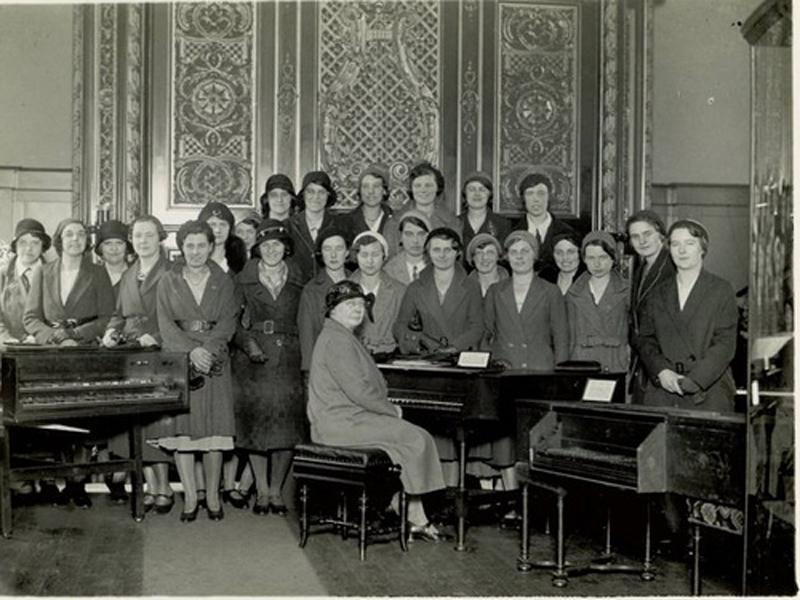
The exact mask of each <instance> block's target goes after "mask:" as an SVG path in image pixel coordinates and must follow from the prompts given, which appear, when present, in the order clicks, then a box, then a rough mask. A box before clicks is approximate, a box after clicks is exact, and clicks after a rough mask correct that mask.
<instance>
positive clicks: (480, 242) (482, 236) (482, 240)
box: [467, 233, 503, 265]
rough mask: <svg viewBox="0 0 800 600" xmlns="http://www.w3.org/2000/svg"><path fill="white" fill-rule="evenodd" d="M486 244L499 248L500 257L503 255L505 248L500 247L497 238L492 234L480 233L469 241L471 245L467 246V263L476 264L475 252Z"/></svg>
mask: <svg viewBox="0 0 800 600" xmlns="http://www.w3.org/2000/svg"><path fill="white" fill-rule="evenodd" d="M486 244H491V245H493V246H494V247H495V248H497V255H498V256H500V255H501V254H502V253H503V248H502V246H500V242H499V241H497V238H496V237H494V236H493V235H492V234H491V233H479V234H478V235H476V236H475V237H473V238H472V239H471V240H470V241H469V244H467V262H468V263H469V264H471V265H473V264H475V263H474V261H473V260H472V255H473V254H475V251H476V250H477V249H478V248H480V247H481V246H484V245H486Z"/></svg>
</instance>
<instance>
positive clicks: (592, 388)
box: [581, 377, 617, 402]
mask: <svg viewBox="0 0 800 600" xmlns="http://www.w3.org/2000/svg"><path fill="white" fill-rule="evenodd" d="M616 386H617V381H616V379H592V378H591V377H590V378H589V379H587V380H586V388H585V389H584V390H583V397H582V398H581V400H588V401H590V402H611V398H613V397H614V388H615V387H616Z"/></svg>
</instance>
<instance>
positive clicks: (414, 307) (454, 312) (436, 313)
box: [394, 264, 483, 354]
mask: <svg viewBox="0 0 800 600" xmlns="http://www.w3.org/2000/svg"><path fill="white" fill-rule="evenodd" d="M434 272H435V269H433V268H430V269H425V270H423V271H422V273H421V274H420V276H419V279H417V281H414V282H412V283H411V284H410V285H409V286H408V288H407V289H406V295H405V297H404V298H403V302H402V304H401V305H400V312H399V313H398V315H397V321H396V322H395V324H394V337H395V339H397V343H398V344H399V346H400V351H401V352H402V353H403V354H415V353H418V352H426V350H424V348H423V347H422V346H421V345H420V344H421V343H422V344H428V345H429V346H430V345H431V344H435V342H434V340H439V339H441V338H443V337H444V338H447V342H448V345H449V346H452V347H454V348H456V349H457V350H469V349H476V348H478V346H479V345H480V341H481V338H482V337H483V298H482V297H481V288H480V285H478V283H477V282H475V281H474V280H472V279H469V278H468V277H467V274H466V273H465V272H464V269H463V268H462V267H461V265H459V264H456V266H455V273H454V274H453V280H452V281H451V282H450V287H449V288H448V289H447V293H446V294H445V296H444V302H442V303H440V302H439V292H438V291H437V289H436V282H435V281H434ZM417 317H419V319H417ZM416 320H421V321H422V331H421V332H419V331H412V330H411V329H409V328H408V325H409V323H411V322H412V321H416ZM426 338H427V339H426ZM431 338H432V339H431ZM434 349H435V348H430V350H434Z"/></svg>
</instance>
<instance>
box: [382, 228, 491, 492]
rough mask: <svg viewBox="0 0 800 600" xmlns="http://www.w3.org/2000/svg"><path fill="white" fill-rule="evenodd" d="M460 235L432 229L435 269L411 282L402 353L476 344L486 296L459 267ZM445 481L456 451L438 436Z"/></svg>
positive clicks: (451, 475) (398, 330)
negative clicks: (482, 295)
mask: <svg viewBox="0 0 800 600" xmlns="http://www.w3.org/2000/svg"><path fill="white" fill-rule="evenodd" d="M461 248H462V247H461V240H460V238H459V237H458V234H457V233H456V232H455V231H453V230H452V229H448V228H447V227H439V228H438V229H434V230H433V231H431V232H430V233H429V234H428V238H427V240H426V241H425V251H426V253H427V255H428V260H429V261H430V263H431V268H428V269H425V270H424V271H422V273H421V274H420V276H419V279H417V280H416V281H413V282H411V284H410V285H409V286H408V288H407V289H406V295H405V297H404V298H403V302H402V304H401V305H400V312H399V313H398V314H397V320H396V321H395V324H394V336H395V338H396V339H397V343H398V345H399V347H400V352H401V353H403V354H434V355H440V356H441V355H445V356H446V355H453V354H455V353H457V352H460V351H463V350H470V349H477V348H478V346H479V345H480V342H481V338H482V337H483V298H482V297H481V290H480V286H479V285H478V283H477V282H476V281H475V280H473V279H470V278H469V277H468V276H467V273H466V271H464V267H462V266H461ZM436 442H437V446H438V449H439V456H440V457H441V459H442V461H443V465H442V468H443V469H444V472H445V481H447V482H448V484H452V485H455V483H456V482H457V481H458V454H457V452H456V448H455V446H454V444H453V442H452V440H451V439H450V438H442V437H439V436H437V437H436Z"/></svg>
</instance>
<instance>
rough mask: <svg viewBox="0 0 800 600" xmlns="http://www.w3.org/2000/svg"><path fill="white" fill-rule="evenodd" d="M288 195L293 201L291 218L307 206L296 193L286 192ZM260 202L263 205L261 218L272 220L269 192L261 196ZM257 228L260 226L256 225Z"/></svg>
mask: <svg viewBox="0 0 800 600" xmlns="http://www.w3.org/2000/svg"><path fill="white" fill-rule="evenodd" d="M273 189H283V188H273ZM271 191H272V190H270V192H271ZM284 191H286V190H284ZM286 193H287V194H289V197H290V198H291V199H292V200H291V203H290V204H289V216H290V217H291V216H292V215H293V214H295V213H297V212H300V210H302V208H303V206H305V205H304V204H302V203H301V201H300V200H299V199H298V198H297V196H296V195H295V194H294V193H290V192H288V191H286ZM258 201H259V204H260V205H261V216H262V217H263V218H265V219H269V218H271V217H270V216H269V192H264V193H263V194H261V197H260V198H259V199H258ZM256 227H258V224H256Z"/></svg>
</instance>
